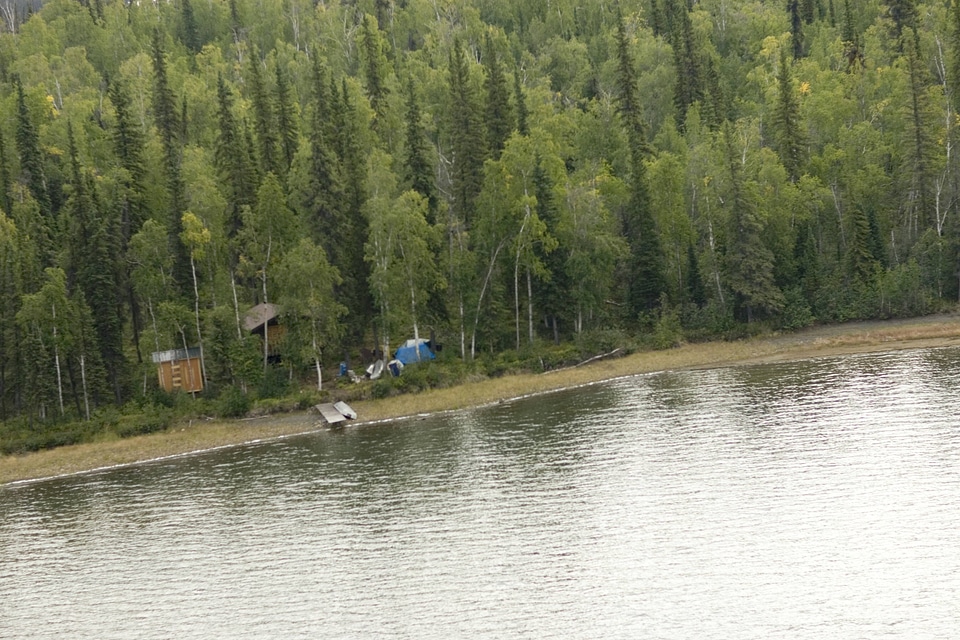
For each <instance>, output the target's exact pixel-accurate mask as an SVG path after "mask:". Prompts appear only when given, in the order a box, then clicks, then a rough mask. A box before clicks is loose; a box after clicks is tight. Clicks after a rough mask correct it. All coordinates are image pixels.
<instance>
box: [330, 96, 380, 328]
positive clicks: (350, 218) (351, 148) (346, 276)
mask: <svg viewBox="0 0 960 640" xmlns="http://www.w3.org/2000/svg"><path fill="white" fill-rule="evenodd" d="M331 101H332V102H333V105H334V111H333V121H334V122H335V123H336V126H337V133H338V137H339V145H338V146H339V148H340V150H341V155H340V164H341V166H342V167H343V178H344V181H343V182H344V198H343V206H342V216H341V218H340V223H341V224H340V228H339V229H338V231H337V232H336V234H335V236H334V242H339V243H341V245H342V246H341V248H340V249H341V256H342V258H341V263H340V264H335V265H334V266H336V267H337V268H338V269H339V270H340V274H341V276H342V278H343V283H342V284H341V286H340V289H339V299H340V300H341V302H343V303H344V306H346V307H347V317H346V324H347V326H348V327H349V329H348V333H349V334H350V335H349V338H350V339H351V340H354V341H358V340H360V339H361V337H362V335H363V334H364V332H365V331H366V327H368V326H369V323H370V322H371V320H372V318H373V299H372V297H371V293H370V287H369V286H368V283H369V281H370V263H369V262H367V261H366V260H364V244H365V243H366V241H367V238H368V236H369V224H368V223H367V218H366V215H365V212H364V209H365V205H366V201H367V162H366V155H365V154H364V151H363V149H362V148H361V146H360V135H359V133H360V132H359V130H358V124H357V113H356V107H354V105H353V101H352V99H351V97H350V91H349V89H348V87H347V80H346V78H343V80H342V82H341V89H340V92H338V95H331Z"/></svg>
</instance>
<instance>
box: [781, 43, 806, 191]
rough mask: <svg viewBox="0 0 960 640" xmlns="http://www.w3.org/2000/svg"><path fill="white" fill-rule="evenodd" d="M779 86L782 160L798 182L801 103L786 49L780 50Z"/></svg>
mask: <svg viewBox="0 0 960 640" xmlns="http://www.w3.org/2000/svg"><path fill="white" fill-rule="evenodd" d="M777 87H778V89H779V96H778V100H777V107H776V111H775V112H774V124H775V126H776V128H777V140H778V142H779V146H780V161H781V162H782V163H783V166H784V168H786V170H787V174H788V175H789V176H790V181H791V182H796V181H797V180H799V179H800V175H801V172H802V166H803V152H804V141H803V133H802V131H801V123H800V104H799V102H798V101H797V93H796V89H795V88H794V86H793V76H792V74H791V73H790V60H789V58H788V57H787V52H786V51H785V50H781V51H780V70H779V73H778V74H777Z"/></svg>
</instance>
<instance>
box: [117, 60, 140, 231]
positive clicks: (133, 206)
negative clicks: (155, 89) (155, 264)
mask: <svg viewBox="0 0 960 640" xmlns="http://www.w3.org/2000/svg"><path fill="white" fill-rule="evenodd" d="M108 95H109V97H110V102H112V103H113V109H114V112H115V113H116V121H115V124H114V129H113V132H112V137H113V149H114V153H116V155H117V159H118V160H119V163H120V166H121V167H122V168H123V170H124V174H123V177H122V180H121V182H122V184H123V195H122V198H121V201H120V232H121V234H122V239H123V246H124V247H126V243H127V241H129V239H130V237H131V236H133V234H135V233H136V232H137V231H139V230H140V225H141V224H143V221H144V220H146V219H147V205H146V178H147V176H146V168H145V165H144V161H143V148H144V136H143V130H142V129H141V128H140V125H139V124H138V123H137V122H135V121H134V119H133V114H132V112H131V105H130V95H129V93H128V92H127V90H126V87H125V86H124V84H123V83H122V81H121V80H120V79H119V78H115V79H113V80H112V81H111V82H110V85H109V89H108Z"/></svg>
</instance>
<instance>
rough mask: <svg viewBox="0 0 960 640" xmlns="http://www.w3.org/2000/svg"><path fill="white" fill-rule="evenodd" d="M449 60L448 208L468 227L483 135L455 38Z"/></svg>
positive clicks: (478, 181)
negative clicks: (449, 166)
mask: <svg viewBox="0 0 960 640" xmlns="http://www.w3.org/2000/svg"><path fill="white" fill-rule="evenodd" d="M449 63H450V66H449V71H450V116H449V118H450V120H449V123H448V127H449V135H450V149H451V155H452V160H451V161H452V163H453V167H452V169H451V181H452V183H453V184H452V190H453V193H452V196H451V197H452V200H453V202H452V209H453V212H454V214H455V215H456V217H457V218H458V219H459V220H460V221H461V222H462V223H464V224H466V225H467V227H468V228H469V225H470V222H471V221H472V219H473V214H474V209H475V207H476V199H477V196H478V195H479V194H480V189H481V188H482V186H483V161H484V156H485V155H486V152H485V149H484V137H485V136H484V135H483V128H482V124H481V119H480V115H479V112H478V110H477V104H476V99H475V97H474V93H473V85H472V84H471V83H470V69H469V67H468V66H467V59H466V55H465V54H464V51H463V44H462V43H461V42H460V40H459V38H455V39H454V41H453V47H452V49H451V51H450V59H449Z"/></svg>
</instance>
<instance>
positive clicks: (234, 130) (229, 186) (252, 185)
mask: <svg viewBox="0 0 960 640" xmlns="http://www.w3.org/2000/svg"><path fill="white" fill-rule="evenodd" d="M217 106H218V110H217V120H218V122H219V125H220V127H219V130H218V131H217V141H216V147H215V149H214V160H215V161H216V165H217V170H218V172H219V174H220V177H221V179H222V180H223V184H224V186H225V187H226V188H225V194H224V195H225V196H226V198H227V229H226V230H227V236H228V237H230V238H233V237H235V236H236V235H237V233H238V232H239V231H240V227H241V225H242V218H241V214H242V211H243V208H244V207H251V206H253V204H254V202H255V200H256V191H255V189H256V183H257V179H256V172H255V171H254V169H253V166H252V165H251V163H250V155H249V152H248V150H247V148H246V143H245V140H244V137H243V132H242V131H241V130H240V126H239V124H238V123H237V120H236V118H235V116H234V114H233V95H232V94H231V92H230V88H229V87H227V84H226V82H225V81H224V79H223V76H222V75H218V76H217Z"/></svg>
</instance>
